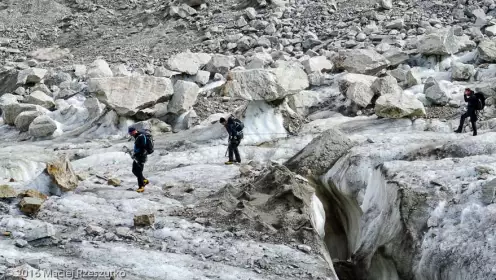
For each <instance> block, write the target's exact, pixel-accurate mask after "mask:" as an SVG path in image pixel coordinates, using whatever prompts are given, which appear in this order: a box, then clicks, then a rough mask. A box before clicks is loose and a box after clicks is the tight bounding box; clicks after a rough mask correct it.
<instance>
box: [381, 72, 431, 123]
mask: <svg viewBox="0 0 496 280" xmlns="http://www.w3.org/2000/svg"><path fill="white" fill-rule="evenodd" d="M372 90H373V91H374V93H376V94H377V95H380V97H379V98H378V99H377V100H376V101H375V114H376V115H377V116H379V117H384V118H392V119H396V118H404V117H420V116H425V108H424V105H423V104H422V102H420V101H419V100H418V99H417V98H416V97H415V96H412V95H407V94H405V93H403V89H402V88H401V87H400V86H399V85H398V82H397V81H396V79H395V78H394V77H392V76H386V77H383V78H379V79H377V80H376V81H374V84H373V85H372Z"/></svg>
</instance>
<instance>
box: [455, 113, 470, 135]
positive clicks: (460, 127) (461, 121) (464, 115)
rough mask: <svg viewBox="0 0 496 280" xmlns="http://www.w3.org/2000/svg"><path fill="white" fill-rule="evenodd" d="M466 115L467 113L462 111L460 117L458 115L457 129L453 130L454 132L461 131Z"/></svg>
mask: <svg viewBox="0 0 496 280" xmlns="http://www.w3.org/2000/svg"><path fill="white" fill-rule="evenodd" d="M467 117H468V114H467V113H464V114H463V115H462V116H461V117H460V125H459V126H458V129H457V130H455V132H456V133H461V132H462V130H463V123H464V122H465V119H466V118H467Z"/></svg>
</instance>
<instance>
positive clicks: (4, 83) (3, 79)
mask: <svg viewBox="0 0 496 280" xmlns="http://www.w3.org/2000/svg"><path fill="white" fill-rule="evenodd" d="M18 76H19V72H18V71H17V70H15V69H9V70H3V71H1V72H0V95H2V94H4V93H12V92H14V91H15V90H16V89H17V87H18V85H17V77H18Z"/></svg>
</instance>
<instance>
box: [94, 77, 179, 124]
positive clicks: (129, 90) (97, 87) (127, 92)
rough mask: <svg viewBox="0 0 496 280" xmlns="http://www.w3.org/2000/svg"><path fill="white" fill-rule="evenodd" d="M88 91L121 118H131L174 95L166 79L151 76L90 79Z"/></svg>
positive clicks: (169, 82)
mask: <svg viewBox="0 0 496 280" xmlns="http://www.w3.org/2000/svg"><path fill="white" fill-rule="evenodd" d="M88 87H89V91H90V92H94V93H96V97H97V98H98V100H100V102H102V103H103V104H105V105H107V106H109V107H110V108H112V109H113V110H115V111H116V112H117V114H119V115H121V116H132V115H134V114H136V112H137V111H138V110H140V109H144V108H148V107H152V106H153V105H155V104H156V103H157V102H159V101H160V100H163V99H168V98H170V97H171V96H172V94H173V93H174V91H173V87H172V82H171V80H170V79H168V78H161V77H151V76H132V77H112V78H102V79H90V81H89V85H88Z"/></svg>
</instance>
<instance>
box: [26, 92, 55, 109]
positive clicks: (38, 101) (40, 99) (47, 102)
mask: <svg viewBox="0 0 496 280" xmlns="http://www.w3.org/2000/svg"><path fill="white" fill-rule="evenodd" d="M25 102H26V103H30V104H35V105H40V106H41V107H44V108H47V109H52V108H54V107H55V101H54V100H53V98H51V97H50V96H48V95H46V94H45V93H44V92H42V91H38V90H37V91H34V92H32V93H31V94H30V95H29V96H28V97H27V98H26V99H25Z"/></svg>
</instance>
